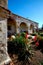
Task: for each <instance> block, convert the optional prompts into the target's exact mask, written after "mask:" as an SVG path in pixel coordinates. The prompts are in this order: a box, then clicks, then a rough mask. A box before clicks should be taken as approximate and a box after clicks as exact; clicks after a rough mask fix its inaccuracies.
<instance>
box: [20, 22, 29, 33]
mask: <svg viewBox="0 0 43 65" xmlns="http://www.w3.org/2000/svg"><path fill="white" fill-rule="evenodd" d="M20 32H28V26H27V24H26V23H24V22H21V24H20Z"/></svg>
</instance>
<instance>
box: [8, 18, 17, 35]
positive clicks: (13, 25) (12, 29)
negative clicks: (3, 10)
mask: <svg viewBox="0 0 43 65" xmlns="http://www.w3.org/2000/svg"><path fill="white" fill-rule="evenodd" d="M7 30H8V33H11V34H15V33H16V21H15V20H14V19H12V18H9V19H8V20H7Z"/></svg>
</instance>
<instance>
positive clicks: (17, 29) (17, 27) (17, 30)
mask: <svg viewBox="0 0 43 65" xmlns="http://www.w3.org/2000/svg"><path fill="white" fill-rule="evenodd" d="M16 32H17V33H20V30H19V23H18V22H16Z"/></svg>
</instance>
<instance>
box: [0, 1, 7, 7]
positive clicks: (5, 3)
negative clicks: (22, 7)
mask: <svg viewBox="0 0 43 65" xmlns="http://www.w3.org/2000/svg"><path fill="white" fill-rule="evenodd" d="M7 4H8V1H7V0H0V6H2V7H5V8H7Z"/></svg>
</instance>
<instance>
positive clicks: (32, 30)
mask: <svg viewBox="0 0 43 65" xmlns="http://www.w3.org/2000/svg"><path fill="white" fill-rule="evenodd" d="M30 30H31V32H34V25H33V24H30Z"/></svg>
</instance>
